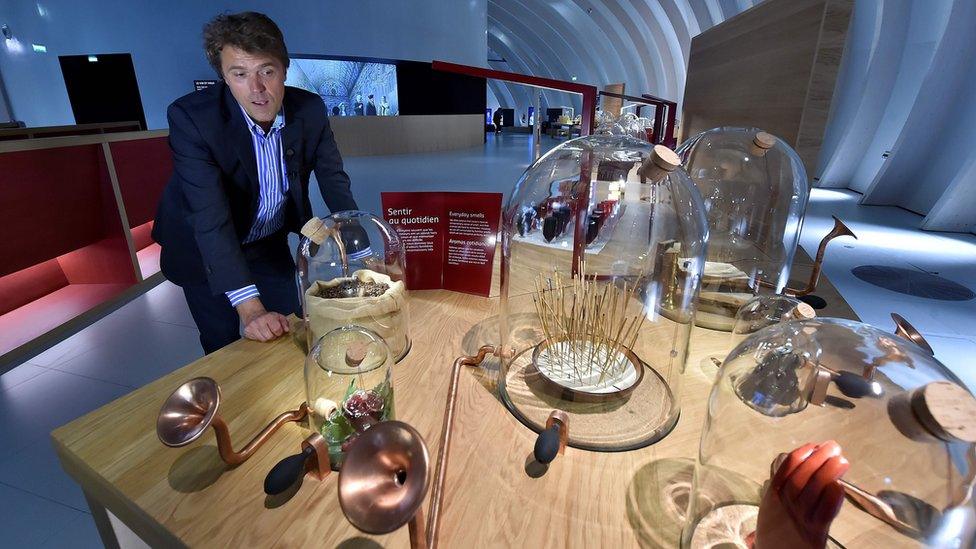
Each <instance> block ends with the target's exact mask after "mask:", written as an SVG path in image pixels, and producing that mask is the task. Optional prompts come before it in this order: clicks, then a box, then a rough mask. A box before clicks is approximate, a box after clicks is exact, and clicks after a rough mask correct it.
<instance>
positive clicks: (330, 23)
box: [0, 0, 487, 129]
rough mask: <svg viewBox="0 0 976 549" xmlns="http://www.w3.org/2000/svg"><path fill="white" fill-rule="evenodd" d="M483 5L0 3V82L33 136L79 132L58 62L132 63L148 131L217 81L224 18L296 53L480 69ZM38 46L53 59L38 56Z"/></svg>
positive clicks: (134, 0)
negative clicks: (259, 16)
mask: <svg viewBox="0 0 976 549" xmlns="http://www.w3.org/2000/svg"><path fill="white" fill-rule="evenodd" d="M486 6H487V0H463V1H462V0H450V1H439V0H409V1H408V0H294V1H289V2H271V1H256V0H251V1H237V2H234V1H230V0H218V1H207V2H200V1H189V0H173V1H170V2H160V1H151V0H98V1H85V2H79V1H77V0H40V1H38V2H32V1H23V0H0V25H2V24H7V25H9V27H10V29H11V31H12V32H13V37H14V39H13V40H4V39H3V37H0V74H2V76H3V82H4V83H5V85H6V88H7V92H8V96H9V98H10V103H11V105H10V107H11V110H12V111H13V115H14V116H15V117H16V118H17V119H19V120H23V121H25V122H26V123H27V125H28V126H51V125H61V124H73V123H74V116H73V115H72V113H71V105H70V104H69V103H68V96H67V93H66V91H65V87H64V80H63V78H62V76H61V68H60V66H59V65H58V56H59V55H78V54H91V53H93V54H99V53H131V54H132V61H133V64H134V65H135V69H136V78H137V79H138V81H139V91H140V93H141V94H142V103H143V108H144V109H145V112H146V121H147V123H148V124H149V128H150V129H156V128H164V127H166V106H167V105H168V104H169V103H170V102H171V101H173V100H174V99H176V98H177V97H180V96H181V95H184V94H186V93H188V92H190V91H193V80H195V79H198V80H200V79H210V78H214V73H213V70H212V69H211V68H210V66H209V65H208V64H207V62H206V59H205V57H204V54H203V49H202V47H201V37H200V31H201V29H202V27H203V25H204V23H206V21H207V20H209V19H210V18H211V17H213V16H214V15H215V14H217V13H220V12H223V11H234V12H237V11H245V10H256V11H262V12H264V13H267V14H268V15H269V16H271V18H272V19H274V20H275V22H277V23H278V26H280V27H281V29H282V32H283V33H284V35H285V41H286V43H287V45H288V50H289V52H291V53H307V54H326V55H354V56H364V57H382V58H393V59H409V60H415V61H431V60H433V59H444V60H447V61H453V62H456V63H464V64H468V65H478V66H484V65H485V63H486V59H487V46H486V37H485V30H486ZM32 44H41V45H43V46H45V47H46V48H47V53H35V52H34V51H33V48H32Z"/></svg>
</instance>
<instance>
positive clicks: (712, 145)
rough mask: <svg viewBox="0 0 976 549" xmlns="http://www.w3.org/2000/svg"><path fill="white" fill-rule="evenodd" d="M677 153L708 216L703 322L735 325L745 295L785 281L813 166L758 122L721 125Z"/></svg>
mask: <svg viewBox="0 0 976 549" xmlns="http://www.w3.org/2000/svg"><path fill="white" fill-rule="evenodd" d="M677 152H678V155H679V156H680V157H681V159H682V163H683V164H682V165H683V166H684V168H685V170H687V172H688V175H689V176H691V179H692V181H694V183H695V185H696V186H697V187H698V190H699V192H700V193H701V195H702V200H703V201H704V203H705V210H706V217H707V218H708V235H709V236H708V255H707V256H706V258H705V259H706V263H705V270H704V273H703V275H702V288H701V294H700V296H699V301H698V315H697V317H696V323H697V324H698V325H699V326H703V327H706V328H712V329H718V330H726V331H728V330H730V329H731V328H732V323H733V320H734V317H735V312H736V311H737V310H738V309H739V307H740V306H742V304H743V303H745V301H746V300H748V299H749V298H750V297H752V296H753V295H754V294H756V293H759V292H760V291H765V292H768V293H780V292H782V291H783V288H784V287H786V283H787V282H788V280H789V275H790V266H791V265H792V263H793V253H794V252H795V251H796V245H797V240H798V238H799V237H800V228H801V225H802V224H803V215H804V212H805V211H806V207H807V200H808V198H809V194H810V191H809V187H808V186H807V175H806V171H805V170H804V168H803V162H802V161H801V160H800V157H799V156H798V155H797V154H796V151H794V150H793V149H792V148H790V146H789V145H787V144H786V143H785V142H783V140H782V139H779V138H776V137H774V136H773V135H770V134H768V133H766V132H763V131H761V130H759V129H756V128H728V127H727V128H714V129H711V130H708V131H706V132H702V133H700V134H698V135H696V136H695V137H692V138H691V139H689V140H688V141H686V142H685V143H683V144H682V145H681V147H680V148H679V149H678V151H677Z"/></svg>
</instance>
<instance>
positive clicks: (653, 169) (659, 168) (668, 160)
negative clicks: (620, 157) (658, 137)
mask: <svg viewBox="0 0 976 549" xmlns="http://www.w3.org/2000/svg"><path fill="white" fill-rule="evenodd" d="M679 166H681V158H679V157H678V155H677V154H675V152H674V151H672V150H671V149H669V148H667V147H665V146H664V145H654V149H653V150H651V154H650V155H648V157H647V158H646V159H644V164H643V165H642V166H641V167H640V171H639V172H638V175H640V176H641V181H643V180H645V179H648V180H650V181H657V180H658V179H661V178H662V177H664V176H665V175H667V174H669V173H671V172H673V171H674V170H676V169H678V167H679Z"/></svg>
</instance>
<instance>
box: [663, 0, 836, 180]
mask: <svg viewBox="0 0 976 549" xmlns="http://www.w3.org/2000/svg"><path fill="white" fill-rule="evenodd" d="M852 6H853V0H767V1H766V2H763V3H762V4H759V5H757V6H756V7H754V8H752V9H749V10H747V11H745V12H743V13H741V14H739V15H737V16H736V17H733V18H731V19H728V20H726V21H725V22H723V23H721V24H719V25H716V26H714V27H712V28H711V29H709V30H707V31H705V32H703V33H702V34H700V35H698V36H696V37H695V38H694V39H693V40H692V42H691V53H690V57H689V65H688V80H687V84H686V86H685V97H684V102H683V105H682V109H683V112H682V118H681V136H682V139H686V138H688V137H691V136H693V135H695V134H697V133H698V132H701V131H704V130H707V129H710V128H714V127H716V126H755V127H758V128H762V129H764V130H766V131H768V132H771V133H773V134H775V135H777V136H779V137H780V138H782V139H784V140H785V141H786V142H788V143H789V144H790V145H792V146H793V147H794V148H797V150H798V152H799V153H800V156H801V157H802V158H803V160H804V164H805V165H806V168H807V171H808V173H812V172H813V169H814V167H815V164H816V160H817V154H818V153H819V151H820V143H821V140H822V138H823V132H824V129H825V128H826V124H827V115H828V113H829V111H830V102H831V99H832V96H833V90H834V83H835V82H836V79H837V70H838V68H839V65H840V58H841V54H842V52H843V49H844V41H845V39H846V35H847V27H848V23H849V21H850V13H851V8H852Z"/></svg>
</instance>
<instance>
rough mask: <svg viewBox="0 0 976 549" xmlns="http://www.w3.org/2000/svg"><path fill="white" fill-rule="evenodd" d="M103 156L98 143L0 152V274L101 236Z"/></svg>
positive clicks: (86, 243)
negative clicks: (0, 179) (0, 234)
mask: <svg viewBox="0 0 976 549" xmlns="http://www.w3.org/2000/svg"><path fill="white" fill-rule="evenodd" d="M101 161H102V151H101V149H100V148H99V147H98V146H96V145H83V146H78V147H64V148H54V149H43V150H34V151H22V152H13V153H6V154H3V155H0V173H3V174H4V175H3V188H2V189H0V197H2V200H0V228H2V232H3V238H2V239H0V276H3V275H7V274H10V273H13V272H16V271H19V270H21V269H25V268H27V267H30V266H31V265H35V264H37V263H39V262H42V261H46V260H49V259H52V258H54V257H57V256H59V255H61V254H64V253H67V252H69V251H71V250H74V249H77V248H81V247H83V246H87V245H88V244H91V243H93V242H96V241H98V240H100V239H101V238H103V235H104V231H103V226H104V221H103V211H104V208H103V207H102V203H103V199H104V196H103V186H104V184H105V182H104V181H103V180H102V178H103V177H104V174H103V167H102V165H101ZM109 196H111V195H109ZM116 217H118V214H116Z"/></svg>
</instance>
